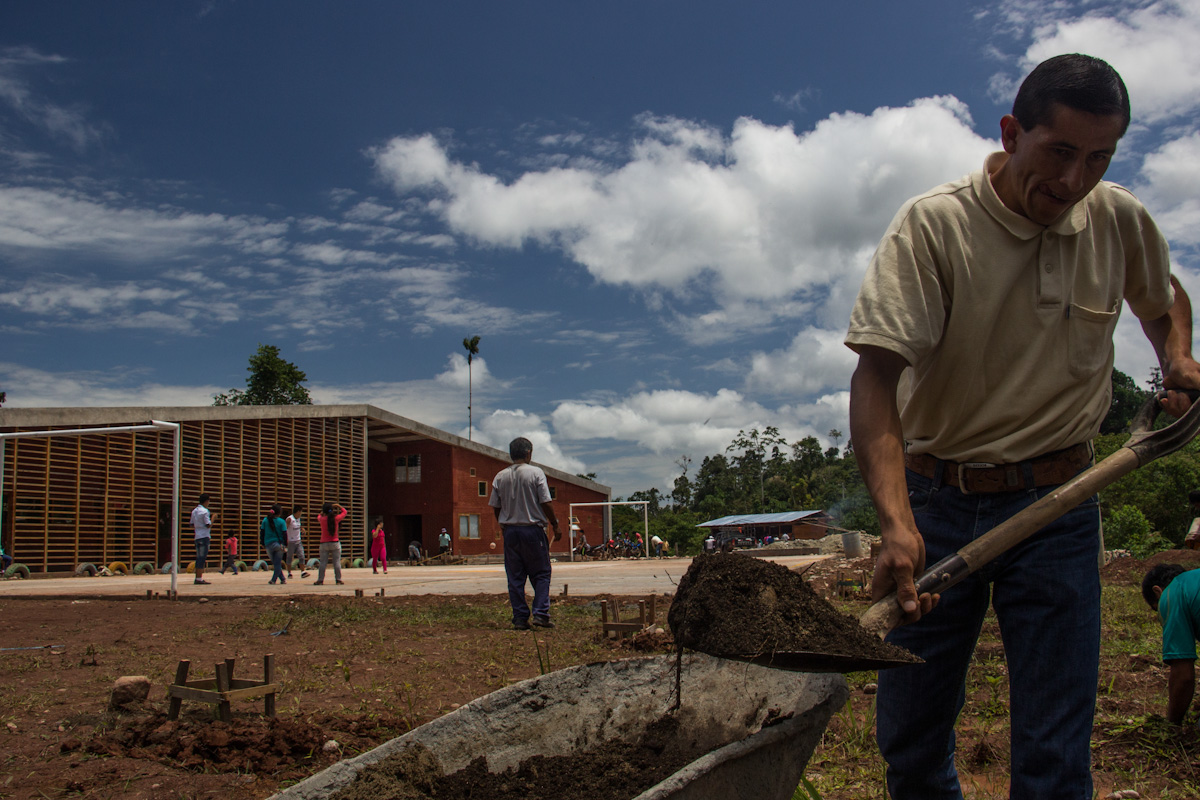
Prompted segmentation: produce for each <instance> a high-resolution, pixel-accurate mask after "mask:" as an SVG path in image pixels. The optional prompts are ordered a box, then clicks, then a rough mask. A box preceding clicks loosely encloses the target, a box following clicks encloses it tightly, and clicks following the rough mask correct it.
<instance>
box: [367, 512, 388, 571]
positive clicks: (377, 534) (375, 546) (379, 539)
mask: <svg viewBox="0 0 1200 800" xmlns="http://www.w3.org/2000/svg"><path fill="white" fill-rule="evenodd" d="M371 559H372V560H371V572H373V573H375V574H378V573H379V565H380V564H382V565H383V574H384V575H387V544H386V543H385V542H384V540H383V519H382V518H377V519H376V520H375V528H374V530H372V531H371Z"/></svg>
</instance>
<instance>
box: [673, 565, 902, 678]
mask: <svg viewBox="0 0 1200 800" xmlns="http://www.w3.org/2000/svg"><path fill="white" fill-rule="evenodd" d="M667 621H668V623H669V624H670V626H671V631H672V632H673V633H674V635H675V642H676V643H677V644H678V645H680V646H681V647H686V648H689V649H691V650H698V651H700V652H702V653H708V654H709V655H714V656H726V657H729V656H735V657H737V656H740V657H746V656H756V655H766V654H770V653H780V652H814V653H829V654H831V655H838V656H847V657H850V658H863V659H900V660H906V661H912V662H915V661H917V659H916V657H915V656H913V655H912V654H911V653H909V652H907V651H906V650H903V649H901V648H899V647H895V646H893V645H890V644H887V643H886V642H882V641H880V640H879V639H878V638H877V637H875V636H873V635H872V634H870V633H868V632H866V631H865V630H863V628H862V627H861V626H860V625H859V624H858V620H856V619H854V618H853V617H849V616H846V615H845V614H841V613H839V612H838V611H837V609H835V608H834V607H833V606H831V605H830V604H829V603H828V602H826V601H825V600H824V599H823V598H821V597H820V596H818V595H817V593H816V592H814V591H813V590H812V588H811V587H809V585H808V584H807V583H805V581H804V579H803V578H801V577H800V576H799V575H798V574H796V573H795V572H792V571H791V570H789V569H788V568H787V567H784V566H782V565H780V564H775V563H773V562H770V561H764V560H762V559H757V558H750V557H747V556H740V555H737V554H736V553H734V554H728V555H725V554H718V555H714V556H701V557H699V558H697V559H695V560H694V561H693V562H692V565H691V567H690V568H689V569H688V571H687V573H686V574H685V575H684V576H683V578H682V579H680V581H679V589H678V591H677V592H676V593H675V602H673V603H672V604H671V610H670V612H669V613H668V615H667Z"/></svg>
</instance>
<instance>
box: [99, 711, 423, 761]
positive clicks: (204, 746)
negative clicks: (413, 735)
mask: <svg viewBox="0 0 1200 800" xmlns="http://www.w3.org/2000/svg"><path fill="white" fill-rule="evenodd" d="M336 725H337V728H339V729H340V730H338V731H337V733H336V738H337V740H338V741H340V742H341V743H342V744H347V743H348V742H347V739H352V740H356V741H368V742H369V741H373V740H375V739H377V738H378V737H379V736H381V735H388V734H389V733H390V732H391V731H392V730H394V729H395V728H396V727H402V726H400V724H399V722H398V721H392V724H391V725H388V724H386V723H385V722H384V721H382V720H380V719H378V718H377V719H373V720H366V719H360V720H344V719H343V720H337V722H336ZM334 737H335V734H333V733H331V731H330V730H329V728H328V727H327V726H326V725H322V724H320V723H318V722H315V721H311V720H305V719H300V718H296V717H290V718H284V717H278V718H275V719H269V718H258V717H255V718H247V719H234V721H233V722H231V723H225V722H219V721H207V720H201V719H194V718H184V719H179V720H175V721H171V720H168V719H167V716H166V714H162V713H157V714H153V715H150V716H148V717H142V718H139V719H136V720H132V721H130V722H128V723H123V724H120V725H118V726H117V727H116V728H115V729H112V730H108V731H106V732H105V733H103V734H100V735H98V736H96V737H94V738H93V739H92V740H91V741H89V742H88V743H87V744H86V745H85V747H84V749H85V750H86V751H87V752H90V753H94V754H97V755H108V756H126V757H131V758H143V759H149V760H152V761H158V762H159V763H162V764H168V765H170V766H174V767H179V768H182V769H186V770H188V771H190V772H247V773H258V772H265V773H277V772H281V771H287V770H290V769H293V768H296V767H304V768H305V769H306V770H310V769H311V768H312V767H313V765H314V764H316V763H324V762H330V763H332V762H333V761H336V760H337V759H338V758H340V756H341V754H340V752H339V751H338V750H337V749H334V750H333V751H332V752H329V753H326V752H325V751H324V750H323V749H322V748H323V746H324V745H325V743H326V742H328V741H329V740H330V739H331V738H334Z"/></svg>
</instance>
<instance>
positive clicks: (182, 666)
mask: <svg viewBox="0 0 1200 800" xmlns="http://www.w3.org/2000/svg"><path fill="white" fill-rule="evenodd" d="M191 668H192V662H190V661H180V662H179V666H178V667H176V668H175V685H176V686H183V685H184V684H185V683H187V676H188V670H189V669H191ZM182 707H183V698H182V697H175V696H173V695H172V697H171V705H170V708H169V709H168V711H167V719H179V709H180V708H182Z"/></svg>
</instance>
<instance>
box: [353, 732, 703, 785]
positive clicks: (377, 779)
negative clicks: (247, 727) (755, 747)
mask: <svg viewBox="0 0 1200 800" xmlns="http://www.w3.org/2000/svg"><path fill="white" fill-rule="evenodd" d="M679 734H680V731H679V723H678V722H677V721H676V720H675V718H674V717H670V716H666V717H662V718H660V719H659V720H657V721H655V722H654V723H652V724H651V725H649V726H648V727H647V729H646V731H645V733H644V734H643V735H642V737H641V738H640V739H639V740H638V741H636V742H613V743H611V744H608V745H606V746H605V747H603V748H601V749H597V750H589V751H586V752H581V753H576V754H574V755H570V756H555V757H552V758H547V757H544V756H534V757H533V758H530V759H527V760H525V761H523V762H521V764H520V766H519V767H518V768H517V769H510V770H507V771H505V772H502V773H498V774H497V773H491V772H488V768H487V761H486V759H484V758H483V757H480V758H477V759H475V760H474V761H472V762H471V763H470V764H469V765H468V766H467V767H466V768H465V769H462V770H459V771H458V772H455V773H452V774H450V775H445V776H442V768H441V765H440V764H439V763H438V761H437V758H436V757H435V756H434V755H433V754H432V753H430V752H429V750H427V749H426V748H425V747H423V746H422V745H419V744H417V745H413V746H410V747H406V748H404V749H403V750H401V751H400V752H398V753H394V754H392V755H390V756H388V757H387V758H385V759H383V760H382V761H380V762H379V763H378V764H375V765H373V766H371V767H368V768H366V769H365V770H363V772H362V773H361V774H360V775H359V777H358V778H357V779H356V780H355V781H354V783H352V784H350V785H349V786H347V787H346V788H345V789H342V790H341V791H339V792H337V793H336V794H334V795H333V796H332V798H331V800H380V798H400V799H401V800H410V799H411V800H424V799H425V798H438V800H443V799H444V800H476V799H477V798H487V800H562V798H565V797H575V796H577V795H578V792H579V787H580V783H581V781H582V780H584V779H585V778H586V781H587V796H588V797H589V798H590V799H591V800H629V798H631V797H636V796H637V795H639V794H641V793H642V792H644V791H645V790H646V789H649V788H650V787H651V786H653V785H654V784H656V783H658V782H659V781H662V780H664V779H665V778H667V777H668V776H670V775H672V774H674V773H675V772H677V771H679V770H680V769H681V768H682V767H684V766H685V765H687V764H689V763H691V762H692V761H694V760H695V759H696V758H698V757H699V756H700V755H702V753H700V752H698V751H697V750H696V749H694V748H692V747H689V746H688V739H687V738H686V737H684V736H681V735H679Z"/></svg>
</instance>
